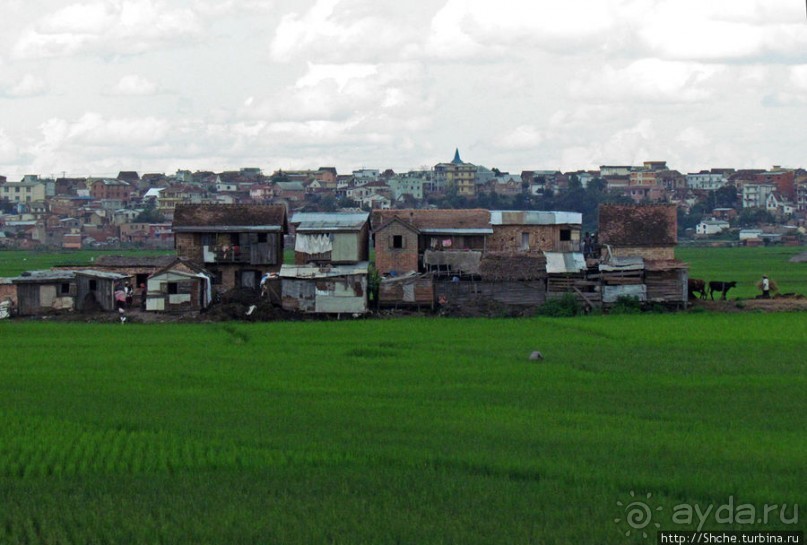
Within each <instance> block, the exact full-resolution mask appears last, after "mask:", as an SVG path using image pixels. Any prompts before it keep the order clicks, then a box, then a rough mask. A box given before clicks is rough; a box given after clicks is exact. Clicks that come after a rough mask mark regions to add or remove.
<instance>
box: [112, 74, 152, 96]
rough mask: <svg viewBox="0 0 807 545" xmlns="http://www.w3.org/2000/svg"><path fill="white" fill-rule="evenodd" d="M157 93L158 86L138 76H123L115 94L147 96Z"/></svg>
mask: <svg viewBox="0 0 807 545" xmlns="http://www.w3.org/2000/svg"><path fill="white" fill-rule="evenodd" d="M156 92H157V84H155V83H154V82H152V81H149V80H148V79H146V78H144V77H143V76H139V75H137V74H129V75H127V76H123V77H122V78H121V79H120V81H119V82H118V84H117V85H116V86H115V89H114V93H115V94H117V95H123V96H147V95H153V94H155V93H156Z"/></svg>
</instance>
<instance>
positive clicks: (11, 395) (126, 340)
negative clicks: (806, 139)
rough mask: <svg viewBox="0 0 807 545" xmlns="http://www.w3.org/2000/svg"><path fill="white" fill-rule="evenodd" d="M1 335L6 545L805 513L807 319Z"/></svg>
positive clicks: (297, 538) (456, 535)
mask: <svg viewBox="0 0 807 545" xmlns="http://www.w3.org/2000/svg"><path fill="white" fill-rule="evenodd" d="M0 338H1V339H2V343H3V355H2V359H0V543H3V544H6V543H9V544H16V543H43V544H44V543H60V544H61V543H65V544H67V543H70V544H79V543H81V544H84V543H166V544H168V543H171V544H174V543H194V544H196V543H211V544H213V543H228V544H229V543H349V544H354V543H418V544H423V543H462V544H474V543H536V544H542V545H543V544H567V543H568V544H572V543H574V544H580V543H586V544H588V543H604V544H622V543H634V542H635V543H644V542H652V541H654V540H655V535H654V534H655V531H656V527H655V526H654V525H649V526H647V527H643V528H634V527H632V526H628V525H626V524H627V523H626V513H625V509H624V507H622V506H621V505H619V504H618V503H617V502H622V505H623V506H624V505H625V504H626V503H627V502H626V499H630V498H632V497H633V496H631V493H632V492H633V493H635V494H637V495H638V494H641V497H642V498H646V495H647V494H648V493H650V494H651V495H652V498H651V499H648V500H646V501H647V502H648V503H652V504H653V505H654V506H661V507H662V508H663V509H662V510H660V511H658V512H657V513H656V512H654V519H653V521H654V523H655V522H658V523H659V524H660V527H661V529H666V530H670V529H672V530H679V529H680V530H683V529H694V528H695V526H696V524H697V521H695V522H694V523H693V524H691V525H689V526H686V525H680V524H674V523H673V521H672V520H671V519H670V515H671V510H672V508H673V506H675V505H679V504H683V503H688V504H694V505H699V506H703V507H706V506H708V505H713V506H715V505H722V504H725V503H726V502H728V501H733V502H735V503H738V504H740V503H749V504H752V505H755V506H759V508H760V509H761V506H763V505H765V504H772V503H775V504H778V505H782V504H787V505H788V506H791V507H792V506H793V505H794V504H800V505H801V506H803V505H804V503H805V500H806V499H807V498H805V491H804V486H803V483H804V482H805V481H807V468H805V465H804V463H803V462H804V452H805V451H807V437H805V434H804V429H805V424H806V422H805V416H804V415H805V414H807V403H806V402H805V396H804V391H805V387H806V386H807V374H806V373H805V370H807V369H805V366H806V365H807V363H805V359H804V355H803V344H804V339H805V338H807V320H805V319H804V316H803V314H797V313H777V314H756V313H743V314H731V315H729V314H725V315H723V314H711V313H700V314H675V315H639V316H598V317H587V318H575V319H542V318H534V319H521V320H506V319H497V320H493V319H491V320H483V319H473V320H452V319H438V318H418V319H402V320H357V321H349V322H348V321H341V322H304V323H300V322H296V323H257V324H254V323H253V324H244V323H227V324H184V325H183V324H171V325H168V324H159V325H145V324H127V325H126V326H120V325H111V324H83V323H49V322H48V321H4V322H2V323H0ZM535 349H539V350H541V351H542V353H543V354H544V357H545V359H544V361H542V362H531V361H528V359H527V356H528V355H529V353H530V352H531V351H532V350H535ZM730 499H731V500H730ZM651 500H652V501H651ZM786 513H787V514H788V515H792V514H793V512H792V509H791V508H790V507H789V508H788V510H787V511H786ZM791 518H792V517H791ZM795 526H797V527H794V524H791V523H790V522H788V520H784V521H777V520H773V521H769V522H768V523H766V524H765V525H754V526H753V527H747V526H743V525H741V524H737V523H735V524H719V523H717V522H715V521H714V520H710V521H707V524H706V526H705V527H704V528H703V529H718V528H721V529H725V528H734V529H752V530H760V529H803V523H802V522H798V523H797V524H796V525H795ZM626 531H627V532H630V534H629V535H628V536H626V535H625V534H626ZM643 532H644V533H648V536H649V537H648V538H644V537H643V535H642V533H643Z"/></svg>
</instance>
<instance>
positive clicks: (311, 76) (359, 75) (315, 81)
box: [296, 63, 378, 92]
mask: <svg viewBox="0 0 807 545" xmlns="http://www.w3.org/2000/svg"><path fill="white" fill-rule="evenodd" d="M375 74H378V67H377V66H375V65H372V64H360V63H347V64H314V63H308V72H307V73H306V74H305V75H304V76H303V77H301V78H300V79H298V80H297V83H296V86H297V87H298V88H302V87H316V86H317V85H319V84H320V83H321V82H324V81H332V82H333V83H335V84H336V89H337V91H338V92H342V91H343V90H344V88H345V86H346V85H347V84H348V83H349V82H350V81H351V80H356V79H364V78H367V77H370V76H373V75H375Z"/></svg>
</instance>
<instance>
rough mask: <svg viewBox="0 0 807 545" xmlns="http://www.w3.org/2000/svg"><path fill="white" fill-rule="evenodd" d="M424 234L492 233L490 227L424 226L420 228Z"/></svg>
mask: <svg viewBox="0 0 807 545" xmlns="http://www.w3.org/2000/svg"><path fill="white" fill-rule="evenodd" d="M420 232H421V233H423V234H424V235H492V234H493V229H492V228H475V229H443V228H431V227H424V228H423V229H421V230H420Z"/></svg>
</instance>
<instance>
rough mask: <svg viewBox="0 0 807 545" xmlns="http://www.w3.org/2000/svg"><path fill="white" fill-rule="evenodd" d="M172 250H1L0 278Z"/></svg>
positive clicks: (165, 252) (166, 252) (161, 253)
mask: <svg viewBox="0 0 807 545" xmlns="http://www.w3.org/2000/svg"><path fill="white" fill-rule="evenodd" d="M170 253H173V250H171V251H166V250H64V251H30V250H1V251H0V276H17V275H18V274H20V273H21V272H24V271H35V270H40V269H49V268H50V267H54V266H57V265H92V263H93V261H94V260H95V259H96V258H98V257H99V256H102V255H126V256H136V255H163V254H170Z"/></svg>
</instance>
